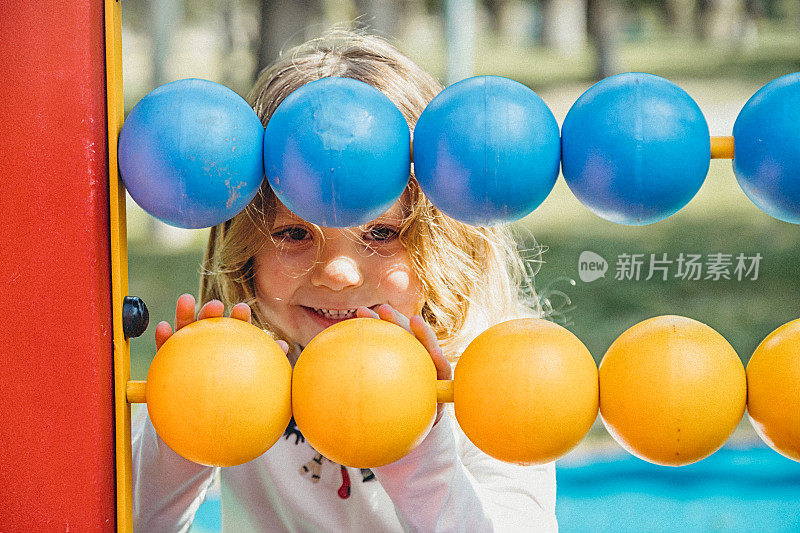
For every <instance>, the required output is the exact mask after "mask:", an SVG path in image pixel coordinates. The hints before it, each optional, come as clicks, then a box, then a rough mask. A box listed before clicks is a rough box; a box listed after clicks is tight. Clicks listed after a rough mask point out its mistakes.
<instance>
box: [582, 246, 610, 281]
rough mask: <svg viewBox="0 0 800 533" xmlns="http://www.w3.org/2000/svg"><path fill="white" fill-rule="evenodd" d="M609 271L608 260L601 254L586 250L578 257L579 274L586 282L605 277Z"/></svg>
mask: <svg viewBox="0 0 800 533" xmlns="http://www.w3.org/2000/svg"><path fill="white" fill-rule="evenodd" d="M606 271H608V262H606V260H605V259H603V258H602V257H601V256H600V255H598V254H596V253H594V252H590V251H589V250H586V251H584V252H581V255H580V257H578V276H579V277H580V278H581V281H582V282H584V283H591V282H592V281H595V280H596V279H599V278H604V277H605V276H606Z"/></svg>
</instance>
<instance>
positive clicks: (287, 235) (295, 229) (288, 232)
mask: <svg viewBox="0 0 800 533" xmlns="http://www.w3.org/2000/svg"><path fill="white" fill-rule="evenodd" d="M272 236H273V237H275V238H276V239H282V240H286V241H298V242H299V241H305V240H307V239H310V238H311V233H309V231H308V230H307V229H305V228H303V227H300V226H292V227H290V228H284V229H282V230H280V231H276V232H275V233H273V234H272Z"/></svg>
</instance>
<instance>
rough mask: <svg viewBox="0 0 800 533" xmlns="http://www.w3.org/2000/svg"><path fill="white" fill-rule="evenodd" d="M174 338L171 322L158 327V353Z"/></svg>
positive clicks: (164, 322)
mask: <svg viewBox="0 0 800 533" xmlns="http://www.w3.org/2000/svg"><path fill="white" fill-rule="evenodd" d="M171 336H172V326H170V325H169V322H166V321H161V322H159V323H158V325H157V326H156V351H158V350H159V349H160V348H161V346H162V345H163V344H164V343H165V342H167V339H169V338H170V337H171Z"/></svg>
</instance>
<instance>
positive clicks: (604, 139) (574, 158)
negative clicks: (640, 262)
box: [561, 72, 711, 225]
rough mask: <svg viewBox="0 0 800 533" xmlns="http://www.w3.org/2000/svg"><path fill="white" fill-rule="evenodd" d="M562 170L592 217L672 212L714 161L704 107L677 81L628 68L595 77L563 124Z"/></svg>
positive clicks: (645, 220)
mask: <svg viewBox="0 0 800 533" xmlns="http://www.w3.org/2000/svg"><path fill="white" fill-rule="evenodd" d="M561 149H562V172H563V173H564V179H565V180H566V182H567V185H569V188H570V190H571V191H572V193H573V194H574V195H575V196H576V197H577V198H578V200H580V202H581V203H582V204H583V205H585V206H586V207H587V208H589V210H591V211H592V212H593V213H595V214H596V215H598V216H600V217H602V218H604V219H606V220H610V221H612V222H616V223H618V224H628V225H644V224H651V223H653V222H658V221H659V220H663V219H665V218H667V217H669V216H670V215H672V214H674V213H675V212H677V211H678V210H679V209H681V208H682V207H683V206H685V205H686V204H688V203H689V201H690V200H691V199H692V198H693V197H694V196H695V194H697V191H699V190H700V186H701V185H702V184H703V181H705V178H706V175H707V174H708V167H709V163H710V161H711V139H710V136H709V133H708V124H707V123H706V120H705V117H703V113H702V112H701V111H700V108H699V107H698V106H697V104H696V103H695V101H694V100H692V98H691V96H689V95H688V94H687V93H686V92H685V91H684V90H683V89H681V88H680V87H678V86H677V85H675V84H674V83H672V82H670V81H668V80H665V79H664V78H661V77H658V76H654V75H652V74H644V73H639V72H630V73H626V74H618V75H616V76H611V77H609V78H606V79H604V80H603V81H600V82H598V83H596V84H595V85H593V86H592V87H590V88H589V90H587V91H586V92H585V93H583V94H582V95H581V97H580V98H578V100H577V101H576V102H575V104H573V106H572V108H571V109H570V110H569V113H567V116H566V118H565V119H564V124H563V126H562V128H561Z"/></svg>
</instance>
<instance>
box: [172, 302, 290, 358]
mask: <svg viewBox="0 0 800 533" xmlns="http://www.w3.org/2000/svg"><path fill="white" fill-rule="evenodd" d="M194 308H195V300H194V296H192V295H191V294H183V295H181V296H180V297H179V298H178V303H177V305H176V306H175V331H178V330H179V329H181V328H182V327H184V326H188V325H189V324H191V323H192V322H194V321H195V320H203V319H204V318H219V317H221V316H223V313H224V311H225V306H224V305H223V304H222V302H220V301H219V300H211V301H210V302H207V303H206V304H205V305H204V306H203V307H202V309H200V312H199V313H197V316H195V314H194ZM230 316H231V318H235V319H237V320H244V321H245V322H248V323H250V322H251V318H252V313H251V312H250V306H249V305H247V304H246V303H238V304H236V305H234V306H233V308H232V309H231V315H230ZM172 333H173V331H172V326H170V325H169V322H166V321H162V322H159V323H158V325H157V326H156V351H157V350H159V349H160V348H161V346H162V345H163V344H164V343H165V342H167V339H169V338H170V337H171V336H172ZM277 342H278V345H279V346H280V347H281V349H282V350H283V351H284V353H286V352H287V350H288V349H289V345H288V344H287V343H286V341H277Z"/></svg>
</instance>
